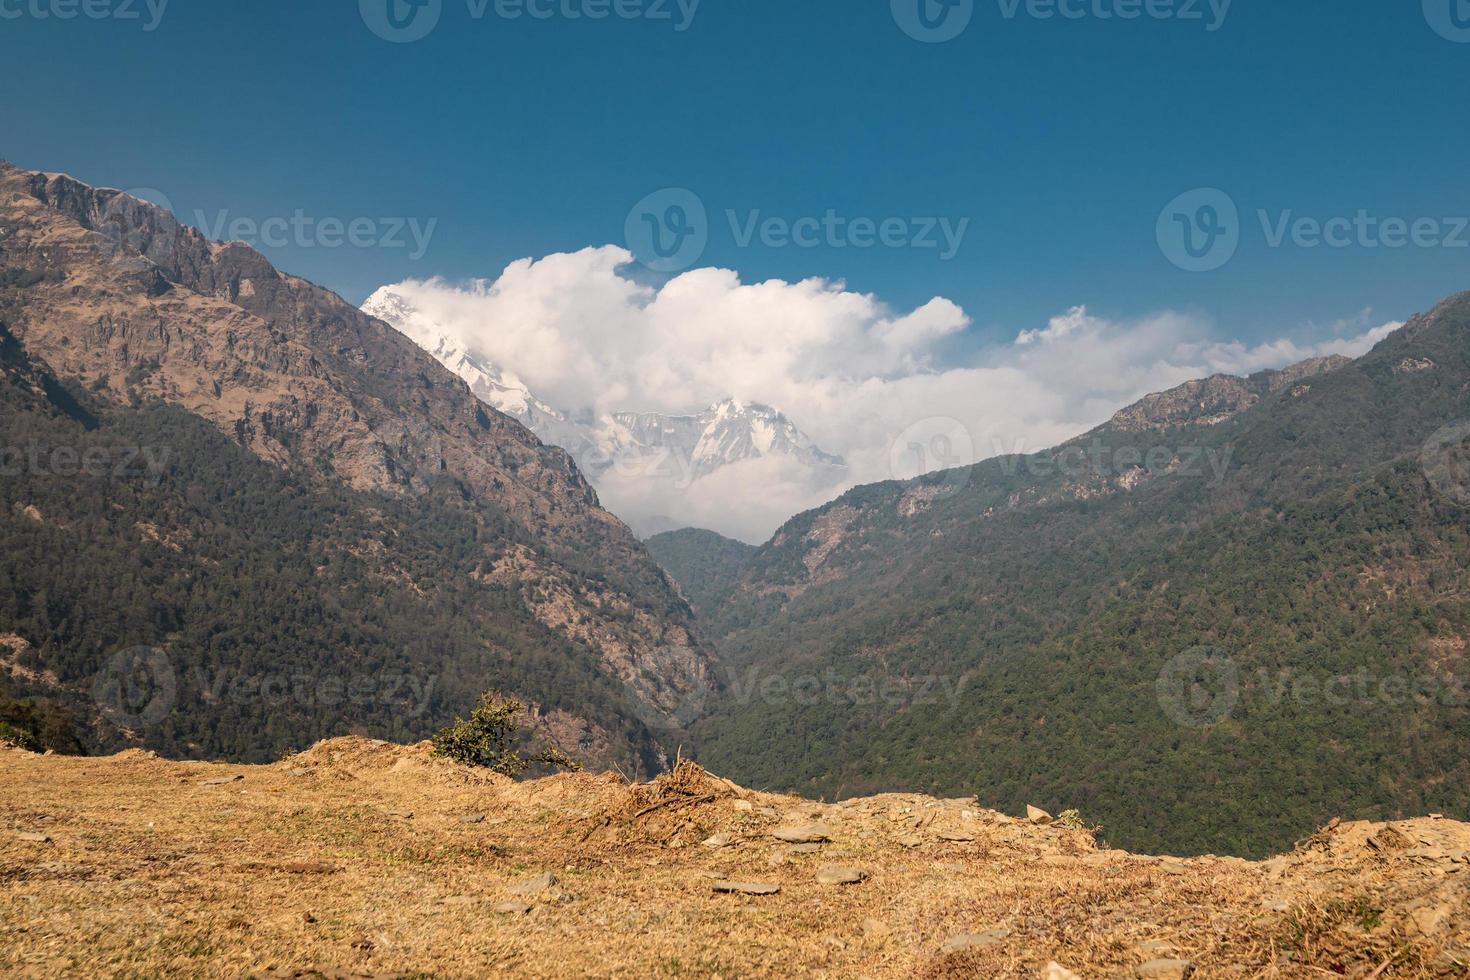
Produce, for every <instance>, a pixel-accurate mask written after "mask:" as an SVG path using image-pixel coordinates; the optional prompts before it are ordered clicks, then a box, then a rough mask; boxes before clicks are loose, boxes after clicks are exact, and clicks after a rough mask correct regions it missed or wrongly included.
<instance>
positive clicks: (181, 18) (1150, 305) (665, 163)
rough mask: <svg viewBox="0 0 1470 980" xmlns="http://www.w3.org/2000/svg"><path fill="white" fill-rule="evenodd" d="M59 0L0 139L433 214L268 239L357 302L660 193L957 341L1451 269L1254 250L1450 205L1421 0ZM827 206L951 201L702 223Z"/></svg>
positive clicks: (603, 223)
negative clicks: (427, 0) (1221, 4)
mask: <svg viewBox="0 0 1470 980" xmlns="http://www.w3.org/2000/svg"><path fill="white" fill-rule="evenodd" d="M65 2H66V0H0V79H3V82H4V86H5V90H6V91H7V93H9V97H8V98H5V99H3V100H0V133H3V134H4V136H3V139H0V156H3V157H5V158H7V159H10V160H12V161H13V162H15V163H17V164H20V165H22V166H26V167H32V168H39V169H51V170H64V171H67V172H70V173H72V174H75V175H76V176H78V177H80V178H82V179H84V180H87V181H89V182H93V183H99V184H107V185H112V186H118V187H150V188H157V189H159V190H161V191H163V192H164V194H166V195H167V198H168V200H169V201H170V202H171V203H172V204H173V206H174V208H175V210H176V211H177V212H178V213H179V214H180V215H181V216H182V217H184V218H186V219H189V220H193V218H194V217H195V216H196V215H198V214H202V215H203V216H205V218H206V222H205V223H208V222H209V221H212V220H217V219H218V218H219V217H220V216H222V215H225V216H228V217H229V218H231V219H234V218H246V219H250V220H255V221H263V220H265V219H267V218H270V217H273V216H287V217H289V216H292V215H295V214H296V213H297V212H298V211H300V212H302V213H303V214H304V215H306V216H307V217H309V218H312V219H320V218H326V217H335V218H339V219H342V220H344V221H347V220H351V219H353V218H370V219H378V218H413V219H415V220H417V221H419V222H420V223H427V222H428V221H429V220H434V221H436V224H435V225H434V230H433V234H432V236H431V238H430V240H429V243H428V248H427V250H426V251H425V252H424V254H423V255H422V256H421V257H418V258H416V259H415V258H413V257H411V253H412V252H413V251H414V250H413V248H412V247H405V248H384V247H337V248H326V247H321V246H320V245H319V244H318V245H315V246H313V247H303V246H299V245H296V244H286V245H284V246H282V247H270V246H267V247H266V249H265V250H266V251H267V252H268V254H270V256H271V258H272V259H273V260H274V261H276V262H277V264H278V265H280V266H282V267H283V268H285V269H287V270H289V271H292V272H295V273H298V274H301V275H304V276H306V277H308V278H311V279H314V280H317V281H319V282H322V283H323V284H325V285H328V286H330V287H332V288H334V289H337V290H338V291H340V292H342V293H343V294H344V295H346V296H347V297H348V298H349V299H352V300H354V301H359V300H361V299H362V298H364V297H365V296H366V295H367V294H368V293H369V292H370V291H371V290H372V289H373V288H374V287H376V286H378V285H380V284H382V283H385V282H394V281H398V280H401V279H404V278H408V277H419V278H421V277H426V276H430V275H444V276H447V277H450V278H451V279H463V278H468V277H472V276H491V277H493V276H495V275H496V274H498V273H499V271H500V270H501V269H502V268H503V267H504V266H505V265H506V264H507V263H508V262H510V261H512V260H514V259H516V258H519V257H523V256H542V255H545V254H548V253H553V252H561V251H570V250H575V249H579V248H582V247H584V246H589V245H601V244H607V243H615V244H622V243H623V242H624V229H625V225H626V223H627V218H628V214H629V209H630V208H631V207H632V206H633V205H634V204H635V202H637V201H639V200H640V199H641V198H643V197H645V195H648V194H650V193H652V192H655V191H658V190H660V189H661V188H666V187H684V188H689V189H691V190H693V191H695V192H696V194H697V195H698V197H699V199H700V201H701V202H702V203H703V204H704V205H705V206H706V207H707V209H708V214H709V217H710V226H709V232H710V234H709V244H708V246H707V248H706V249H705V251H704V252H703V254H702V256H701V257H700V260H699V264H700V265H718V266H723V267H727V268H732V269H735V270H738V271H739V272H740V274H741V275H742V277H743V278H744V279H745V280H746V281H752V280H762V279H766V278H772V277H779V278H782V279H786V280H795V279H799V278H803V277H807V276H822V277H828V278H833V279H842V280H845V281H846V282H847V284H848V285H849V287H850V288H852V289H854V290H858V291H863V292H873V293H876V294H877V295H878V296H880V297H881V298H883V299H884V300H885V301H888V302H889V303H891V304H893V305H894V306H895V307H897V308H900V309H910V308H912V307H914V306H917V305H919V304H921V303H923V302H925V301H926V300H927V299H929V298H930V297H933V296H936V295H942V296H945V297H948V298H950V299H952V300H954V301H955V302H956V303H958V304H959V305H960V306H962V307H963V308H964V309H965V310H966V311H967V312H968V313H969V314H970V316H971V317H972V318H973V319H974V322H975V325H974V327H973V328H972V329H971V330H970V331H969V332H967V333H966V334H965V336H964V337H963V338H961V339H959V340H957V341H956V343H961V344H964V343H976V344H979V343H983V342H985V341H986V340H988V339H992V338H994V337H999V336H1006V337H1010V336H1014V335H1015V333H1016V332H1017V331H1019V330H1022V329H1028V328H1037V327H1041V326H1044V325H1045V323H1046V320H1047V318H1048V317H1051V316H1053V315H1055V314H1057V313H1059V312H1061V311H1064V310H1066V309H1067V308H1069V307H1071V306H1073V305H1076V304H1087V305H1088V306H1089V308H1090V309H1091V310H1092V311H1093V312H1094V313H1099V314H1101V315H1107V316H1120V317H1122V316H1141V315H1144V314H1147V313H1150V312H1153V311H1157V310H1161V309H1165V308H1171V309H1178V310H1185V311H1191V312H1194V313H1198V314H1202V315H1204V316H1206V317H1209V318H1212V319H1213V320H1214V322H1215V323H1216V324H1217V325H1218V328H1219V330H1220V332H1221V334H1222V335H1225V336H1230V337H1236V338H1240V339H1243V340H1247V341H1250V340H1253V339H1259V338H1266V337H1276V336H1280V335H1283V334H1291V333H1293V332H1294V331H1303V330H1307V328H1306V326H1305V325H1308V324H1313V323H1315V324H1317V325H1319V332H1320V331H1328V330H1330V328H1329V327H1327V326H1326V325H1327V324H1330V323H1331V322H1333V321H1335V320H1338V319H1344V318H1350V317H1352V316H1354V315H1355V314H1357V313H1358V312H1359V311H1361V310H1362V309H1364V308H1366V307H1372V308H1373V309H1374V311H1375V314H1376V316H1377V318H1378V319H1379V320H1386V319H1390V318H1395V319H1397V318H1402V317H1403V316H1405V315H1407V314H1408V313H1411V312H1414V311H1416V310H1421V309H1424V308H1426V307H1427V306H1428V305H1430V304H1431V303H1432V302H1434V301H1435V300H1436V299H1438V298H1439V297H1441V296H1443V295H1445V294H1447V293H1450V292H1452V291H1456V290H1459V289H1464V288H1470V248H1451V247H1444V246H1437V247H1427V246H1414V245H1409V246H1406V247H1402V248H1398V249H1390V248H1385V247H1377V248H1374V247H1365V246H1364V245H1363V244H1361V243H1359V242H1358V241H1357V240H1356V239H1355V240H1354V243H1353V244H1352V245H1350V246H1349V247H1346V248H1329V247H1323V246H1318V247H1302V246H1301V245H1297V244H1291V241H1290V238H1288V239H1287V241H1286V243H1285V244H1282V245H1280V246H1279V247H1272V246H1271V245H1270V244H1269V243H1268V241H1267V236H1266V234H1265V233H1264V231H1263V230H1262V228H1261V227H1260V223H1259V220H1258V218H1257V216H1256V212H1257V211H1258V210H1260V209H1265V210H1267V211H1268V212H1269V213H1270V215H1271V216H1272V219H1273V221H1274V220H1279V218H1280V215H1281V214H1282V213H1283V212H1285V211H1287V210H1288V209H1289V210H1290V211H1291V212H1292V213H1293V215H1296V216H1310V217H1313V218H1317V219H1328V218H1333V217H1343V216H1346V217H1352V216H1354V215H1356V214H1358V212H1359V211H1360V210H1361V211H1365V212H1366V213H1368V214H1369V215H1370V216H1371V217H1374V218H1378V219H1382V218H1402V219H1405V221H1414V220H1418V219H1429V218H1432V219H1443V218H1454V217H1456V216H1462V215H1470V191H1467V187H1470V182H1467V180H1466V161H1467V160H1470V128H1467V127H1466V126H1465V125H1464V113H1465V109H1464V105H1465V80H1466V78H1467V77H1470V43H1459V42H1457V41H1454V40H1451V39H1449V38H1447V37H1445V36H1442V33H1441V32H1437V31H1436V30H1435V29H1434V27H1433V26H1432V25H1431V22H1430V20H1431V18H1430V17H1429V16H1426V13H1425V10H1422V9H1421V5H1420V3H1419V2H1396V3H1383V2H1381V0H1352V2H1342V0H1291V2H1280V0H1235V2H1234V3H1233V4H1231V5H1230V6H1229V10H1228V15H1227V16H1225V18H1224V20H1223V22H1220V23H1214V21H1215V20H1216V16H1217V15H1216V13H1215V12H1213V11H1212V10H1211V8H1210V6H1209V4H1208V2H1207V0H1200V2H1199V3H1198V4H1197V5H1196V4H1195V3H1194V2H1193V0H1178V3H1177V4H1175V5H1174V9H1176V11H1177V8H1178V7H1179V6H1180V5H1185V4H1186V2H1187V3H1188V6H1190V7H1193V8H1194V9H1196V10H1198V12H1199V13H1200V15H1201V16H1202V19H1198V20H1186V19H1180V18H1179V17H1177V16H1174V17H1168V18H1152V17H1148V16H1144V17H1141V18H1139V19H1136V20H1122V19H1118V18H1111V19H1101V18H1100V17H1098V16H1097V12H1098V10H1103V11H1115V10H1116V9H1117V7H1118V5H1119V4H1120V3H1122V4H1126V3H1127V2H1128V0H1086V6H1085V8H1084V7H1083V6H1082V4H1081V0H1072V2H1073V3H1074V4H1077V9H1078V10H1081V11H1082V12H1083V13H1084V14H1085V15H1084V16H1082V17H1080V18H1078V19H1067V18H1062V17H1051V18H1042V17H1037V16H1033V15H1032V13H1028V10H1027V6H1026V5H1025V4H1022V5H1021V6H1020V7H1019V8H1015V7H1012V5H1011V3H1010V0H988V2H987V0H974V10H973V15H972V19H971V21H970V23H969V25H968V27H966V29H965V30H964V31H963V32H962V33H961V34H959V36H958V37H956V38H954V39H953V40H950V41H947V42H945V43H937V44H926V43H920V42H918V41H916V40H914V39H913V38H911V37H909V36H908V35H907V34H906V33H905V32H904V31H903V30H902V29H900V27H899V25H898V22H897V20H896V18H895V15H894V12H893V10H892V9H890V2H889V0H827V2H817V0H703V2H701V3H700V4H699V5H698V8H697V11H696V12H695V13H694V16H693V19H692V21H691V22H690V24H689V26H688V29H687V30H682V31H681V30H677V29H676V26H677V25H678V24H679V23H680V22H681V20H682V19H683V17H684V14H682V13H681V12H680V11H679V9H678V7H677V5H676V3H675V0H669V3H668V7H667V9H668V10H669V12H670V15H671V19H668V20H659V19H654V18H650V17H637V18H619V17H610V18H608V19H604V20H590V19H586V18H582V19H578V20H573V19H569V18H568V17H567V16H565V15H564V13H563V12H562V11H563V10H564V9H574V10H579V9H581V10H585V9H586V5H587V4H588V3H589V2H591V3H594V4H595V3H596V2H597V0H556V5H555V9H554V10H553V16H551V17H550V18H547V19H534V18H530V17H521V18H519V19H507V18H504V17H500V16H496V15H495V13H494V9H495V6H494V3H493V2H492V4H491V7H490V12H489V13H487V15H486V16H484V17H483V18H481V19H474V18H473V17H472V16H471V14H470V10H469V7H468V5H467V3H466V0H443V9H442V11H441V13H440V20H439V22H438V25H437V27H436V28H435V29H434V30H433V31H432V32H431V33H430V34H429V35H428V36H427V37H425V38H423V39H422V40H419V41H416V42H413V43H405V44H393V43H388V42H386V41H384V40H382V39H381V38H379V37H378V36H376V35H375V34H374V33H373V32H372V31H370V30H369V29H368V27H367V26H366V24H365V21H364V18H363V15H362V14H361V12H360V10H359V5H358V4H357V3H355V2H350V0H332V2H317V3H303V2H301V0H251V2H248V3H245V2H240V3H236V2H198V0H195V2H185V0H173V2H171V3H168V4H167V6H166V7H165V8H164V10H163V14H162V17H161V18H160V19H159V20H158V23H157V26H156V29H154V30H151V31H150V30H145V29H144V27H145V26H146V25H147V23H148V22H149V20H150V18H151V17H152V14H150V13H149V11H148V8H147V7H146V5H145V4H144V0H90V2H94V3H97V4H99V5H103V6H99V7H98V8H96V9H98V10H105V9H108V8H107V7H106V6H105V5H106V4H108V3H116V4H122V3H125V2H126V3H128V7H129V9H127V10H126V11H125V12H132V11H133V10H136V11H137V12H138V13H139V14H140V15H141V16H140V17H139V18H138V19H126V18H122V17H107V18H100V19H98V18H89V17H85V16H78V17H76V18H74V19H69V20H62V19H58V18H57V17H56V16H47V17H44V18H43V17H39V16H37V13H38V12H42V13H48V14H55V13H56V12H57V10H58V4H62V5H63V7H64V4H65ZM157 2H158V0H155V3H157ZM377 2H379V3H380V4H381V3H384V2H386V0H377ZM626 2H629V3H633V2H636V0H626ZM645 2H646V3H652V2H654V0H645ZM1135 2H1137V3H1140V4H1141V0H1135ZM1155 2H1158V3H1160V4H1165V3H1166V0H1155ZM1437 2H1439V0H1427V5H1428V7H1429V8H1431V13H1432V12H1433V10H1432V8H1433V5H1434V4H1435V3H1437ZM1450 2H1451V0H1444V4H1445V6H1446V8H1447V10H1446V12H1445V15H1444V16H1445V17H1448V4H1449V3H1450ZM1454 2H1458V3H1462V4H1463V7H1464V8H1470V4H1467V3H1465V2H1464V0H1454ZM1159 9H1168V8H1167V7H1166V6H1161V7H1160V8H1159ZM1008 10H1011V11H1014V15H1013V16H1007V12H1008ZM1460 13H1461V14H1462V16H1463V17H1464V18H1465V19H1466V20H1467V21H1470V9H1462V10H1461V11H1460ZM16 15H18V16H16ZM1440 19H1441V20H1442V21H1443V24H1441V26H1442V27H1443V26H1444V24H1450V25H1451V26H1452V25H1453V23H1454V22H1452V21H1448V20H1444V18H1440ZM1212 26H1213V27H1216V28H1217V29H1214V30H1211V29H1210V27H1212ZM1444 33H1449V34H1450V35H1451V36H1454V32H1453V31H1452V30H1450V29H1448V28H1446V29H1445V31H1444ZM1199 187H1213V188H1220V189H1222V190H1224V191H1225V192H1227V194H1228V195H1229V197H1230V199H1231V200H1232V201H1233V202H1234V203H1235V204H1236V205H1237V206H1238V208H1239V211H1240V216H1241V221H1240V226H1239V232H1240V243H1239V248H1238V251H1237V252H1236V254H1235V255H1234V257H1233V258H1232V259H1231V260H1230V261H1229V262H1228V263H1227V264H1225V265H1224V266H1223V267H1221V268H1218V269H1215V270H1213V271H1209V272H1203V273H1189V272H1185V271H1182V270H1180V269H1179V268H1176V267H1175V265H1173V264H1171V262H1170V261H1169V260H1168V259H1167V258H1166V257H1165V255H1164V252H1163V251H1161V249H1160V247H1159V244H1158V241H1157V238H1156V223H1157V220H1158V218H1159V216H1160V212H1161V209H1163V208H1164V206H1165V204H1166V203H1168V202H1169V201H1170V200H1171V199H1173V198H1174V197H1175V196H1176V195H1179V194H1181V193H1182V192H1185V191H1188V190H1190V189H1193V188H1199ZM1190 207H1191V209H1192V208H1193V207H1194V206H1193V205H1190ZM829 210H831V211H834V212H835V213H836V214H838V215H840V216H842V217H844V218H847V219H856V218H868V219H872V220H873V221H875V222H880V221H882V220H884V219H890V218H897V219H903V220H905V221H907V220H908V219H922V218H948V219H950V220H951V221H953V222H956V223H957V222H959V221H961V220H967V221H968V225H967V227H966V232H965V235H964V237H963V239H962V241H961V244H960V247H959V249H958V251H957V253H956V254H955V255H954V257H952V258H950V259H948V260H943V259H941V258H940V254H939V253H940V251H941V250H939V249H924V248H887V247H873V248H868V249H859V248H853V247H848V248H835V247H830V246H828V245H825V244H824V245H821V246H819V247H815V248H798V247H794V246H786V247H773V246H772V245H770V244H768V243H766V244H763V243H762V242H761V241H760V240H759V238H757V239H756V240H755V241H753V242H752V243H751V244H749V245H746V246H743V247H742V246H741V245H740V244H739V243H738V242H737V241H736V240H735V238H736V236H735V235H734V234H732V231H731V229H730V227H729V220H728V218H727V216H726V212H727V211H734V212H736V214H737V216H738V218H739V220H740V221H741V222H744V221H747V220H748V219H749V217H750V215H751V214H752V213H753V212H756V211H759V212H760V214H761V216H762V217H779V218H782V219H786V220H791V221H794V220H797V219H800V218H803V217H818V218H820V217H821V216H823V215H825V214H826V213H827V212H828V211H829ZM1190 213H1191V214H1193V213H1194V212H1193V210H1191V212H1190ZM909 227H911V228H917V227H918V226H916V225H913V224H910V225H909ZM1438 227H1439V229H1440V237H1449V238H1452V239H1453V238H1455V234H1454V232H1455V228H1454V225H1453V223H1448V224H1440V225H1439V226H1438ZM403 237H404V238H408V235H407V234H406V233H405V234H404V236H403ZM1430 237H1433V236H1430ZM1307 240H1310V236H1308V239H1307ZM1459 240H1462V241H1466V242H1467V243H1470V232H1463V233H1461V234H1460V235H1459ZM649 275H650V277H652V274H651V273H650V274H649ZM1307 332H1310V331H1307Z"/></svg>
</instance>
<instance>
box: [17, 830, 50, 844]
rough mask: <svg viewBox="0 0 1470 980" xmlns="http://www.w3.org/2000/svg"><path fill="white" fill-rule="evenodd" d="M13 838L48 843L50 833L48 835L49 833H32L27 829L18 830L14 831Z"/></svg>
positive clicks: (35, 842)
mask: <svg viewBox="0 0 1470 980" xmlns="http://www.w3.org/2000/svg"><path fill="white" fill-rule="evenodd" d="M15 838H16V840H23V841H29V842H30V843H32V844H49V843H51V835H49V834H38V833H34V832H32V831H29V830H18V831H16V833H15Z"/></svg>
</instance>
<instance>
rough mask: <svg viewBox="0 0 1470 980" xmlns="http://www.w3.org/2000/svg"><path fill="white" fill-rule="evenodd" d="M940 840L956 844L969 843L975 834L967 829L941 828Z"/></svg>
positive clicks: (972, 840)
mask: <svg viewBox="0 0 1470 980" xmlns="http://www.w3.org/2000/svg"><path fill="white" fill-rule="evenodd" d="M939 839H940V840H947V841H950V842H952V843H956V844H969V843H972V842H974V840H975V835H974V834H972V833H971V832H970V831H968V830H941V831H940V832H939Z"/></svg>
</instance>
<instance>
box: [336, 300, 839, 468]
mask: <svg viewBox="0 0 1470 980" xmlns="http://www.w3.org/2000/svg"><path fill="white" fill-rule="evenodd" d="M362 309H363V312H365V313H367V314H368V315H370V316H375V317H377V318H378V319H380V320H382V321H384V322H385V323H387V324H388V325H389V326H391V327H393V328H394V329H396V330H398V332H400V333H402V334H403V335H404V336H405V337H407V338H409V339H410V340H412V341H413V342H414V343H415V344H417V345H418V346H420V347H422V348H423V349H424V350H426V351H428V352H429V353H430V354H433V355H434V357H435V358H436V359H437V360H438V361H439V362H440V363H441V364H443V365H444V366H445V367H447V368H449V369H450V370H451V371H453V372H454V373H455V374H457V375H458V376H459V377H460V378H462V379H463V380H464V382H465V383H466V384H467V385H469V387H470V390H471V391H472V392H473V393H474V394H475V395H476V397H478V398H479V399H480V400H481V401H483V402H485V403H486V404H488V405H490V406H491V407H493V408H495V409H497V410H498V411H501V412H503V413H505V414H506V415H509V416H511V417H513V418H515V419H517V420H519V421H520V422H521V424H523V425H525V426H526V428H528V429H530V430H531V431H532V432H534V433H536V435H537V436H539V437H540V438H541V440H542V441H543V442H548V443H551V444H552V445H556V446H561V447H562V448H563V449H566V450H567V451H568V452H570V453H571V454H572V456H573V457H574V458H576V460H577V461H578V463H579V465H580V466H581V468H582V470H583V472H584V473H586V474H587V476H588V478H589V479H591V480H592V481H593V482H594V483H597V482H598V478H599V477H602V476H604V475H606V474H608V473H609V471H611V470H613V469H614V468H617V469H618V470H619V471H620V472H621V474H622V475H627V474H628V473H636V474H638V475H639V476H641V477H647V478H653V479H660V478H662V479H665V480H667V481H669V482H672V483H674V484H676V485H678V486H679V488H680V489H684V488H687V487H688V486H689V485H690V484H691V483H693V482H694V481H696V480H699V479H702V478H704V477H707V476H710V475H712V474H714V473H716V472H717V471H719V470H721V469H723V468H724V467H727V466H732V465H735V464H737V463H742V462H745V461H748V460H755V459H770V458H786V459H789V460H793V461H795V462H797V463H799V464H801V465H802V466H804V467H806V468H807V469H809V470H811V471H813V472H814V473H815V472H819V471H820V472H823V473H825V474H827V475H828V476H831V475H833V472H835V471H840V470H841V469H842V468H843V467H845V465H846V464H845V463H844V462H843V461H842V459H841V458H840V457H837V456H833V455H830V454H828V453H825V452H823V451H822V450H821V449H819V448H818V447H817V445H816V444H815V443H814V442H813V441H812V440H811V439H810V438H809V437H808V436H807V435H806V434H805V433H804V432H802V431H801V430H800V429H798V428H797V427H796V424H795V423H794V422H792V421H791V420H790V419H789V418H787V417H786V415H785V414H784V413H782V412H780V411H779V410H777V409H775V408H772V407H771V406H769V405H763V404H760V403H759V402H753V401H747V400H745V399H740V398H725V399H722V400H720V401H717V402H715V403H714V404H712V405H710V406H709V407H708V408H707V409H705V410H704V411H702V412H695V413H692V414H688V415H671V414H665V413H662V412H615V413H612V414H609V415H604V416H602V417H600V418H597V419H573V418H572V417H571V416H570V415H569V414H568V413H566V412H564V411H562V410H560V409H557V408H555V407H553V406H551V405H548V404H547V403H546V402H543V401H541V400H540V399H539V398H537V397H536V395H535V394H534V393H533V392H532V390H531V388H530V387H529V386H528V385H527V384H526V383H525V382H524V381H522V380H521V379H520V378H519V377H517V376H516V375H515V374H514V373H513V372H512V371H509V370H507V369H506V368H504V367H502V366H500V365H498V364H494V363H492V362H491V361H490V360H489V359H487V358H485V357H482V356H480V355H478V354H476V353H475V352H474V351H473V350H471V349H470V348H469V346H468V345H465V344H462V343H459V342H457V341H455V340H454V339H452V337H451V336H450V335H449V333H448V332H447V331H445V330H444V329H443V327H442V326H441V325H439V324H436V323H434V322H432V321H431V320H430V319H429V318H428V317H426V316H425V315H423V314H422V313H421V312H420V311H419V310H418V309H416V308H415V307H414V305H413V303H412V302H411V301H409V300H408V299H407V298H406V297H404V296H403V295H402V294H400V293H398V292H396V291H394V290H393V289H392V287H388V286H385V287H383V288H382V289H379V290H378V291H377V292H375V293H373V295H372V296H370V297H368V299H367V301H366V302H364V303H363V305H362Z"/></svg>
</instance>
